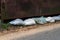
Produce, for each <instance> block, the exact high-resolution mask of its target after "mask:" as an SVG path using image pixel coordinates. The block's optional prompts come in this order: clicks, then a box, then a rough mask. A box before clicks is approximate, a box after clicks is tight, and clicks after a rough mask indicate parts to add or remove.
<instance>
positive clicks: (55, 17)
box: [52, 15, 60, 21]
mask: <svg viewBox="0 0 60 40" xmlns="http://www.w3.org/2000/svg"><path fill="white" fill-rule="evenodd" d="M52 18H53V19H55V20H56V21H58V20H60V15H58V16H53V17H52Z"/></svg>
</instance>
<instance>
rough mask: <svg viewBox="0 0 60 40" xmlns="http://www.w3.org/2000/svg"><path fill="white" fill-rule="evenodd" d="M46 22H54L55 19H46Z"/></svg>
mask: <svg viewBox="0 0 60 40" xmlns="http://www.w3.org/2000/svg"><path fill="white" fill-rule="evenodd" d="M46 21H47V22H55V19H53V18H52V17H47V18H46Z"/></svg>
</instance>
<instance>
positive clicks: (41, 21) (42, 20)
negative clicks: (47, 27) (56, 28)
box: [33, 16, 47, 24]
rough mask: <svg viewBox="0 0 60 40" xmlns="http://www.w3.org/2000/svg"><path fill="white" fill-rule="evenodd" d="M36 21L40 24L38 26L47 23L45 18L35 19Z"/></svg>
mask: <svg viewBox="0 0 60 40" xmlns="http://www.w3.org/2000/svg"><path fill="white" fill-rule="evenodd" d="M33 19H34V20H35V21H36V23H38V24H45V23H47V21H46V19H45V17H43V16H42V17H40V18H33Z"/></svg>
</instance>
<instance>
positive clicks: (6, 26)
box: [2, 23, 10, 29]
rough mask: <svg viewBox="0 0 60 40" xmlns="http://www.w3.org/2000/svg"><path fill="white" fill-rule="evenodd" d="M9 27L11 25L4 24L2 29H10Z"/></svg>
mask: <svg viewBox="0 0 60 40" xmlns="http://www.w3.org/2000/svg"><path fill="white" fill-rule="evenodd" d="M9 25H10V24H9V23H7V24H6V23H2V29H8V27H9Z"/></svg>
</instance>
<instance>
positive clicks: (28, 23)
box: [24, 19, 36, 25]
mask: <svg viewBox="0 0 60 40" xmlns="http://www.w3.org/2000/svg"><path fill="white" fill-rule="evenodd" d="M34 24H36V23H35V21H34V19H26V20H24V25H34Z"/></svg>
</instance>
